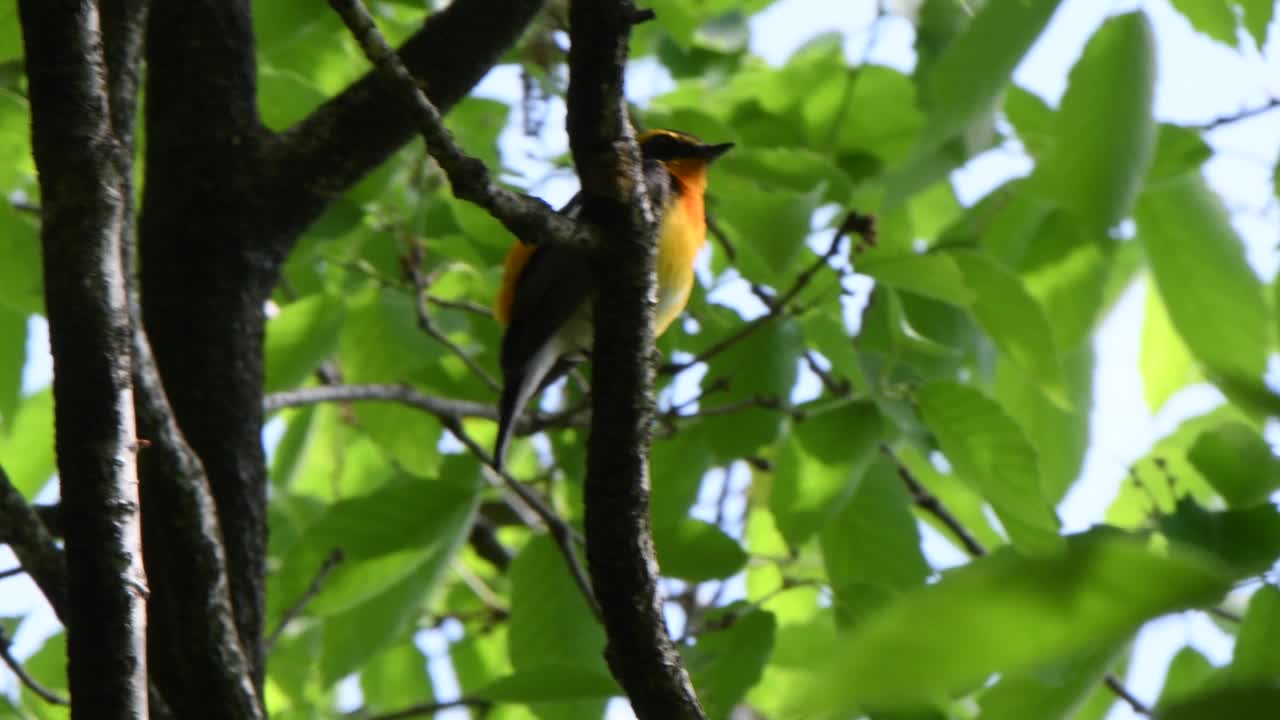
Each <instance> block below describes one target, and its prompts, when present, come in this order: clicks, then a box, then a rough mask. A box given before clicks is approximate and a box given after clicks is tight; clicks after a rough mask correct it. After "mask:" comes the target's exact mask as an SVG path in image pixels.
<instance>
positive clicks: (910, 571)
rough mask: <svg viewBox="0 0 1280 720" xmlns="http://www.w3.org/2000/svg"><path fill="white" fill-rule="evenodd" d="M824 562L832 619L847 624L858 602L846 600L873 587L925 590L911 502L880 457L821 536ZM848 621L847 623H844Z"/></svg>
mask: <svg viewBox="0 0 1280 720" xmlns="http://www.w3.org/2000/svg"><path fill="white" fill-rule="evenodd" d="M820 537H821V540H822V560H823V565H824V566H825V567H826V571H827V577H828V578H830V581H831V588H832V590H833V591H834V592H835V601H834V602H833V603H832V605H833V607H834V608H835V610H836V618H837V619H839V620H845V622H842V626H843V627H847V626H848V624H847V623H848V620H856V618H847V614H848V613H849V612H850V610H851V609H852V608H853V607H854V606H855V604H856V602H857V601H856V600H854V599H852V598H850V597H848V596H849V595H851V594H854V593H856V592H858V591H859V590H860V587H859V586H860V585H862V584H871V585H875V586H878V587H881V588H887V589H891V590H893V591H903V590H908V589H910V588H913V587H916V586H918V585H922V584H924V580H925V578H926V577H928V575H929V564H928V562H926V561H925V558H924V555H923V554H922V553H921V551H920V530H919V527H918V526H917V525H916V519H915V516H914V515H912V514H911V497H910V496H909V495H908V494H907V490H906V487H905V486H904V485H903V483H902V480H901V479H900V478H899V477H898V472H897V467H896V465H895V464H894V462H893V461H892V460H891V459H890V458H887V457H883V456H881V457H879V458H878V459H877V460H876V462H875V463H873V464H872V466H871V468H870V469H869V470H868V471H867V473H866V475H865V476H864V477H863V480H862V482H861V483H859V485H858V487H857V489H856V490H854V492H853V495H852V497H850V498H849V501H848V502H846V503H845V504H844V507H842V508H841V509H840V510H839V512H837V513H836V515H835V516H834V517H833V518H832V521H831V522H829V523H827V524H826V525H825V526H824V527H823V528H822V532H821V534H820ZM846 618H847V619H846Z"/></svg>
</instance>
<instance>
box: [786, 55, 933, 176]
mask: <svg viewBox="0 0 1280 720" xmlns="http://www.w3.org/2000/svg"><path fill="white" fill-rule="evenodd" d="M833 70H834V68H832V67H830V66H827V67H824V68H820V69H819V70H818V73H817V74H818V78H819V82H818V83H817V84H814V85H809V86H799V87H797V88H795V91H798V92H802V93H805V94H807V95H808V98H807V99H806V101H805V106H804V116H805V124H806V126H807V127H808V128H809V137H810V140H811V142H812V144H813V146H815V147H818V148H821V149H832V148H831V140H832V139H834V140H835V144H836V147H838V148H839V150H840V152H842V153H845V154H853V153H865V154H866V155H869V156H871V157H874V158H876V159H878V160H879V161H880V163H881V164H882V165H883V166H885V167H890V166H893V165H895V164H897V163H900V162H902V161H904V160H906V159H907V158H908V156H910V154H911V151H912V148H913V147H914V146H915V145H916V142H917V138H918V137H919V134H920V130H921V128H923V127H924V123H925V119H924V116H923V115H922V114H921V113H920V111H919V110H918V109H917V102H916V87H915V84H914V83H913V82H911V78H910V77H908V76H906V75H903V74H902V73H900V72H898V71H897V70H894V69H892V68H887V67H883V66H880V65H863V66H861V67H858V68H856V69H854V70H853V71H851V72H847V73H845V75H844V76H843V78H842V79H843V82H837V79H838V78H839V76H837V75H836V74H835V73H834V72H833ZM869 107H874V108H876V112H873V113H870V112H863V111H862V110H861V109H862V108H869Z"/></svg>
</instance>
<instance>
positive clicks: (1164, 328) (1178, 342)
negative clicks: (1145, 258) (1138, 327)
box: [1138, 283, 1201, 413]
mask: <svg viewBox="0 0 1280 720" xmlns="http://www.w3.org/2000/svg"><path fill="white" fill-rule="evenodd" d="M1138 368H1139V370H1141V372H1142V391H1143V396H1144V397H1145V398H1146V401H1147V409H1149V410H1150V411H1151V412H1152V413H1155V412H1157V411H1159V410H1160V408H1162V407H1164V404H1165V403H1166V402H1168V400H1169V398H1171V397H1173V394H1174V393H1176V392H1178V391H1179V390H1181V389H1182V388H1184V387H1186V386H1187V385H1190V384H1191V383H1193V382H1195V381H1197V380H1200V379H1201V375H1200V370H1199V368H1198V367H1197V366H1196V363H1195V359H1194V358H1192V357H1191V351H1190V350H1188V349H1187V344H1186V343H1184V342H1183V341H1182V337H1181V336H1180V335H1178V331H1177V329H1176V328H1175V327H1174V326H1173V320H1172V319H1171V318H1170V317H1169V311H1168V310H1167V309H1166V308H1165V306H1164V301H1163V300H1161V299H1160V293H1159V292H1158V291H1157V290H1156V286H1155V284H1154V283H1148V284H1147V304H1146V309H1145V311H1144V312H1143V314H1142V344H1141V346H1140V347H1139V348H1138Z"/></svg>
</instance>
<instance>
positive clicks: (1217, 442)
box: [1187, 422, 1280, 667]
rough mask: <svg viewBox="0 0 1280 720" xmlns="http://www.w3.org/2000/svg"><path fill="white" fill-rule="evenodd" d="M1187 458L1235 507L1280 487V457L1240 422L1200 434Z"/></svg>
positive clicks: (1256, 500) (1256, 501)
mask: <svg viewBox="0 0 1280 720" xmlns="http://www.w3.org/2000/svg"><path fill="white" fill-rule="evenodd" d="M1187 459H1188V460H1190V461H1191V464H1192V465H1194V466H1195V467H1196V469H1197V470H1199V471H1200V474H1202V475H1204V477H1205V479H1206V480H1208V481H1209V483H1210V484H1212V485H1213V487H1214V489H1216V490H1217V491H1218V493H1219V494H1221V495H1222V497H1223V499H1224V500H1226V501H1227V505H1229V506H1231V507H1233V508H1236V509H1243V508H1247V507H1250V506H1253V505H1258V504H1261V503H1264V502H1266V501H1267V498H1269V497H1270V496H1271V493H1272V492H1273V491H1275V490H1276V489H1277V488H1280V460H1277V459H1276V457H1275V455H1274V454H1273V453H1272V452H1271V446H1270V445H1268V444H1267V441H1266V440H1264V439H1263V438H1262V435H1260V434H1259V433H1258V432H1257V431H1256V430H1254V429H1253V428H1251V427H1249V426H1248V425H1245V424H1244V423H1241V422H1231V423H1224V424H1222V425H1219V426H1218V427H1216V428H1213V429H1212V430H1206V431H1205V432H1203V433H1201V434H1200V437H1198V438H1197V439H1196V442H1195V444H1194V445H1192V446H1191V450H1190V451H1189V452H1188V453H1187ZM1278 667H1280V666H1278Z"/></svg>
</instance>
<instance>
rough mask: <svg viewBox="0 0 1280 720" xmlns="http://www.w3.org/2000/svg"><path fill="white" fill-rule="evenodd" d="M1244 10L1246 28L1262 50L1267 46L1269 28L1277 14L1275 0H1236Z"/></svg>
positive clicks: (1255, 43)
mask: <svg viewBox="0 0 1280 720" xmlns="http://www.w3.org/2000/svg"><path fill="white" fill-rule="evenodd" d="M1235 3H1236V5H1239V6H1240V9H1241V10H1243V11H1244V18H1243V20H1244V29H1245V30H1248V31H1249V34H1250V35H1251V36H1253V42H1254V45H1256V46H1257V48H1258V50H1259V51H1261V50H1262V49H1263V48H1264V47H1266V46H1267V28H1269V27H1271V19H1272V18H1274V17H1275V14H1276V4H1275V0H1235Z"/></svg>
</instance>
